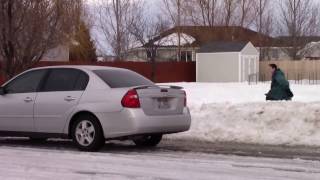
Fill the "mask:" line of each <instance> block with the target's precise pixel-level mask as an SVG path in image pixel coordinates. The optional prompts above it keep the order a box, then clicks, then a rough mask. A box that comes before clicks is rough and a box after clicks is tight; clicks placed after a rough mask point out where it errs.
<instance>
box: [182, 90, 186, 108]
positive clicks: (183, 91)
mask: <svg viewBox="0 0 320 180" xmlns="http://www.w3.org/2000/svg"><path fill="white" fill-rule="evenodd" d="M183 92H184V107H187V93H186V91H183Z"/></svg>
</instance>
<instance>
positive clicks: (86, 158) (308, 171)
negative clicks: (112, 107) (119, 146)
mask: <svg viewBox="0 0 320 180" xmlns="http://www.w3.org/2000/svg"><path fill="white" fill-rule="evenodd" d="M0 159H1V164H0V179H5V180H7V179H12V180H16V179H32V180H37V179H39V180H40V179H48V180H50V179H52V180H56V179H68V180H72V179H77V180H78V179H104V180H105V179H110V180H111V179H112V180H129V179H130V180H131V179H135V180H151V179H155V180H156V179H163V180H164V179H167V180H173V179H177V180H180V179H181V180H185V179H197V180H209V179H210V180H215V179H216V180H221V179H228V180H260V179H261V180H266V179H281V180H291V179H303V180H318V179H320V163H319V162H318V161H305V160H299V159H294V160H286V159H269V158H255V157H237V156H224V155H210V154H199V153H182V152H167V151H160V150H144V151H132V150H130V149H128V150H127V151H125V152H123V151H122V152H121V151H120V152H119V151H118V152H100V153H86V152H78V151H72V150H54V149H40V148H26V147H10V146H1V148H0Z"/></svg>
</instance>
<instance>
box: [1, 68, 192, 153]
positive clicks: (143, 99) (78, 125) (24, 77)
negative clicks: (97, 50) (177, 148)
mask: <svg viewBox="0 0 320 180" xmlns="http://www.w3.org/2000/svg"><path fill="white" fill-rule="evenodd" d="M186 101H187V99H186V93H185V91H183V90H182V89H181V88H180V87H175V86H157V85H155V84H154V83H153V82H151V81H150V80H148V79H146V78H144V77H143V76H141V75H139V74H137V73H135V72H133V71H130V70H126V69H120V68H110V67H102V66H52V67H42V68H35V69H31V70H28V71H25V72H23V73H21V74H19V75H18V76H16V77H14V78H13V79H11V80H9V81H8V82H7V83H5V84H4V85H3V86H2V87H1V88H0V135H1V136H19V137H20V136H22V137H30V138H31V139H33V140H45V139H47V138H53V137H58V138H71V139H73V141H74V142H75V144H76V145H77V146H78V148H79V149H80V150H85V151H96V150H98V149H99V148H100V147H102V146H103V144H104V142H105V140H133V142H134V143H135V144H136V145H138V146H156V145H157V144H158V143H159V142H160V141H161V139H162V135H163V134H170V133H177V132H183V131H187V130H188V129H189V128H190V123H191V116H190V113H189V109H188V107H187V104H186Z"/></svg>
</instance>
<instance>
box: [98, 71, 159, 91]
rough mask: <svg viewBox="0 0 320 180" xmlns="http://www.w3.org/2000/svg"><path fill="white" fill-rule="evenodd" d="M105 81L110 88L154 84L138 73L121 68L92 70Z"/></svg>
mask: <svg viewBox="0 0 320 180" xmlns="http://www.w3.org/2000/svg"><path fill="white" fill-rule="evenodd" d="M93 72H94V73H95V74H96V75H98V76H99V77H100V78H101V79H102V80H103V81H104V82H105V83H107V84H108V85H109V86H110V87H111V88H125V87H134V86H144V85H147V86H154V85H155V84H154V83H153V82H152V81H150V80H149V79H147V78H145V77H143V76H141V75H140V74H138V73H135V72H133V71H128V70H121V69H106V70H94V71H93Z"/></svg>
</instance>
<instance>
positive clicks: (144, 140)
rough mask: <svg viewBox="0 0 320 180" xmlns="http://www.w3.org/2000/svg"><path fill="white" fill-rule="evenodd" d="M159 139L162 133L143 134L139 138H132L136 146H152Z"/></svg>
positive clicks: (156, 143) (157, 142)
mask: <svg viewBox="0 0 320 180" xmlns="http://www.w3.org/2000/svg"><path fill="white" fill-rule="evenodd" d="M161 140H162V134H160V135H148V136H143V137H141V138H138V139H134V140H133V142H134V143H135V144H136V145H137V146H144V147H154V146H157V145H158V144H159V143H160V141H161Z"/></svg>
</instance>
